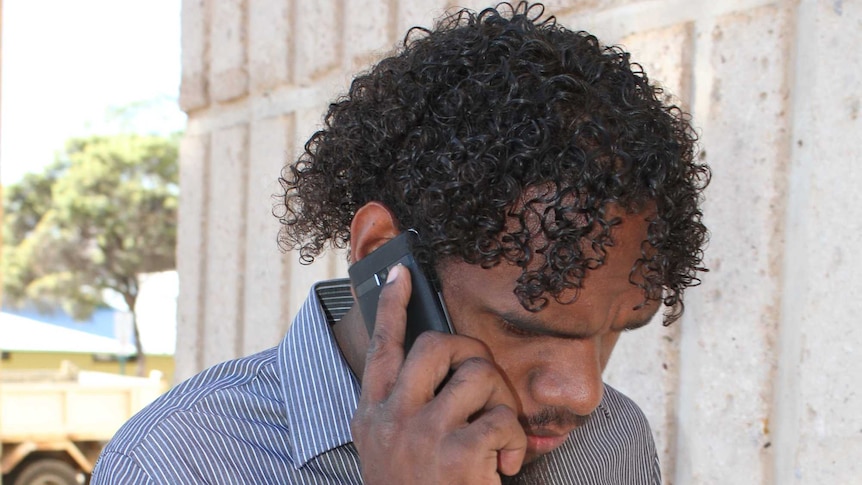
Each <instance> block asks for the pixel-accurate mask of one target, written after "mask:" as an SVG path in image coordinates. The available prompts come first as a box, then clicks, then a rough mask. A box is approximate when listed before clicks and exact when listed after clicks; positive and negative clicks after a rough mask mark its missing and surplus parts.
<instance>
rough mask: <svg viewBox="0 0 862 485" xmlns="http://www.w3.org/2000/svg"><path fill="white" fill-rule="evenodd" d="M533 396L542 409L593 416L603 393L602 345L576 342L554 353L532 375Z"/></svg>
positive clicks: (562, 345) (566, 344) (585, 341)
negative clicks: (565, 410) (568, 411)
mask: <svg viewBox="0 0 862 485" xmlns="http://www.w3.org/2000/svg"><path fill="white" fill-rule="evenodd" d="M549 350H550V349H549ZM530 392H531V394H532V398H533V400H535V401H536V403H537V404H539V405H541V406H547V407H556V408H563V409H568V410H570V411H571V412H573V413H576V414H579V415H581V416H587V415H589V414H590V413H592V412H593V411H594V410H595V409H596V407H598V405H599V403H600V402H601V400H602V395H603V393H604V384H603V383H602V366H601V358H600V350H599V345H598V344H597V343H596V342H595V341H593V340H576V341H569V342H564V343H562V344H561V347H560V348H555V349H553V352H550V353H549V354H548V359H547V360H546V361H545V363H544V365H542V366H541V367H537V368H535V369H533V371H532V372H531V376H530Z"/></svg>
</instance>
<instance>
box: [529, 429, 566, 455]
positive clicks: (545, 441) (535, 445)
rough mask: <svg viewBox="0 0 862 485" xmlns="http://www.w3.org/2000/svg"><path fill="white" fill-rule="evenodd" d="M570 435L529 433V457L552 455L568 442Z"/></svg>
mask: <svg viewBox="0 0 862 485" xmlns="http://www.w3.org/2000/svg"><path fill="white" fill-rule="evenodd" d="M568 438H569V433H565V434H553V433H545V432H541V431H530V432H528V433H527V455H532V456H539V455H544V454H546V453H550V452H552V451H554V450H556V449H557V448H559V447H560V446H562V445H563V443H565V442H566V440H567V439H568Z"/></svg>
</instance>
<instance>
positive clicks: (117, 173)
mask: <svg viewBox="0 0 862 485" xmlns="http://www.w3.org/2000/svg"><path fill="white" fill-rule="evenodd" d="M178 139H179V136H178V135H174V136H170V137H161V136H141V135H112V136H93V137H89V138H81V139H73V140H70V141H69V142H68V143H67V145H66V150H65V153H64V155H63V156H62V157H61V159H60V160H59V161H57V162H56V163H55V164H54V165H52V166H50V167H49V168H47V169H46V170H45V171H44V172H43V173H41V174H29V175H27V176H25V177H24V178H23V179H22V180H21V181H20V182H19V183H18V184H15V185H12V186H10V187H7V188H6V189H5V191H4V198H5V200H4V204H5V206H4V207H5V214H6V217H5V218H4V224H3V226H4V227H3V230H4V241H5V244H4V248H3V275H4V278H3V279H4V281H3V284H4V300H5V301H6V302H8V303H11V304H13V305H21V304H24V303H32V304H35V305H37V306H38V307H40V308H42V309H45V310H48V309H51V308H57V307H62V308H63V309H64V310H65V311H67V312H69V313H71V314H72V315H74V316H76V317H77V318H81V319H83V318H87V317H89V315H90V314H91V313H92V311H93V310H94V309H95V308H96V307H97V306H99V305H103V304H104V302H103V301H102V290H105V289H110V290H114V291H116V292H117V293H119V294H120V295H122V296H123V298H124V300H125V302H126V304H127V305H128V306H129V310H131V311H134V308H135V302H136V300H137V294H138V280H137V275H138V274H140V273H148V272H154V271H164V270H168V269H172V268H174V267H175V256H174V249H175V246H176V235H177V233H176V225H177V196H178V192H179V185H178V165H177V158H178Z"/></svg>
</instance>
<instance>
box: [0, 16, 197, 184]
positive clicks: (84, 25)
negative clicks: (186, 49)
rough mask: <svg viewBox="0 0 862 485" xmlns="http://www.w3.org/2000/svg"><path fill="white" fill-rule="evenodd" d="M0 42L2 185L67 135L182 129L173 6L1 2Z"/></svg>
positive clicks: (41, 160) (35, 168) (38, 163)
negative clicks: (178, 96)
mask: <svg viewBox="0 0 862 485" xmlns="http://www.w3.org/2000/svg"><path fill="white" fill-rule="evenodd" d="M2 36H3V39H2V42H3V44H2V49H3V51H2V63H3V66H2V74H0V75H2V80H0V87H2V93H0V96H2V97H0V111H2V113H0V183H2V184H3V185H9V184H12V183H15V182H16V181H18V180H20V178H21V177H22V175H23V174H24V173H26V172H39V171H41V170H42V169H43V168H44V167H45V166H46V165H48V164H50V163H51V162H52V161H53V160H54V158H55V155H56V153H57V152H58V151H59V150H61V149H62V148H63V145H64V143H65V140H67V139H68V138H70V137H75V136H86V135H91V134H107V133H111V132H116V131H121V130H126V131H128V130H134V131H138V132H143V133H170V132H172V131H178V130H182V129H184V128H185V114H183V113H182V112H181V111H180V110H179V108H178V107H177V95H178V92H179V84H180V0H74V1H71V0H3V26H2ZM130 107H131V108H133V109H131V110H130V109H128V108H130ZM129 113H133V114H135V116H134V117H130V116H129Z"/></svg>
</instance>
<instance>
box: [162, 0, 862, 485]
mask: <svg viewBox="0 0 862 485" xmlns="http://www.w3.org/2000/svg"><path fill="white" fill-rule="evenodd" d="M455 3H456V2H452V1H444V0H434V1H433V2H428V1H418V0H385V1H377V2H372V1H368V0H361V1H356V2H354V1H352V0H351V1H347V0H322V1H319V2H299V1H297V0H227V1H224V2H222V1H218V2H216V1H214V0H184V1H183V8H182V13H183V22H182V25H183V40H182V42H183V56H182V59H183V81H182V86H181V90H180V103H181V106H182V107H183V109H184V110H185V111H186V112H187V113H188V114H189V125H188V130H187V132H186V138H185V140H184V142H183V146H182V154H181V183H182V199H181V203H180V240H179V244H178V256H179V258H178V264H179V272H180V282H181V289H180V303H179V309H178V313H179V329H178V341H177V375H178V376H180V377H188V376H190V375H191V374H193V373H195V372H197V371H199V370H201V369H202V368H203V367H205V366H208V365H211V364H213V363H215V362H217V361H219V360H224V359H228V358H232V357H235V356H239V355H244V354H248V353H251V352H254V351H257V350H262V349H264V348H266V347H269V346H272V345H275V344H277V342H278V341H279V339H280V338H281V336H282V335H283V333H284V331H285V329H286V328H287V325H288V324H289V321H290V319H291V317H292V315H293V313H295V311H296V310H297V308H298V307H299V305H300V304H301V302H302V300H303V299H304V297H305V295H306V293H307V291H308V288H309V285H310V284H311V283H312V282H314V281H317V280H319V279H322V278H328V277H335V276H344V275H345V274H346V262H345V258H344V254H343V253H337V254H327V255H326V256H324V257H321V258H320V259H319V261H317V262H315V263H314V264H313V265H312V266H302V265H300V264H299V263H298V262H297V256H296V254H291V253H288V254H284V255H282V254H281V253H280V252H279V251H278V249H277V246H276V243H275V238H276V234H277V231H278V227H279V226H278V223H277V221H276V219H275V218H274V217H272V216H271V215H270V214H269V210H270V209H271V207H272V203H273V202H274V201H273V200H272V199H270V196H271V195H272V194H277V193H278V191H279V189H280V186H279V185H278V183H277V178H278V176H279V174H280V169H281V167H282V165H284V164H285V163H287V162H288V161H290V160H292V159H294V158H295V156H296V154H297V152H298V150H300V149H301V147H302V145H303V144H304V142H305V140H306V139H307V138H308V136H309V135H310V134H311V133H312V132H313V131H314V130H315V129H316V127H317V126H319V123H320V122H321V116H322V115H323V113H324V111H325V109H326V106H327V105H328V103H329V102H330V101H331V100H332V99H334V98H335V97H336V96H337V95H338V94H340V93H342V92H344V91H345V90H346V88H347V86H348V85H349V82H350V79H351V77H352V75H353V74H354V73H356V72H358V71H360V70H362V69H365V68H367V67H368V66H369V65H370V64H371V63H373V62H374V61H375V60H376V59H377V58H379V57H380V56H381V55H383V54H384V53H385V52H387V51H389V50H391V49H392V48H394V47H396V46H397V45H399V44H400V42H401V40H402V39H403V37H404V34H405V33H406V29H407V28H408V27H410V26H413V25H425V26H430V25H432V23H433V20H434V19H435V18H437V17H439V15H440V14H441V12H442V11H443V9H445V8H447V7H452V6H454V4H455ZM457 3H458V4H464V3H465V4H466V5H467V6H469V7H473V8H477V9H481V8H483V7H485V6H488V4H490V3H496V2H480V1H477V0H469V1H467V2H457ZM547 9H548V10H549V11H550V12H552V13H554V14H555V15H556V16H557V18H558V21H559V22H560V23H561V24H563V25H565V26H567V27H570V28H572V29H576V30H577V29H585V30H588V31H590V32H592V33H594V34H596V35H597V36H598V37H599V39H601V40H602V41H603V42H605V43H619V44H622V45H623V46H624V47H625V48H626V50H628V51H630V52H631V53H632V56H633V60H634V61H636V62H639V63H641V64H642V65H643V66H644V68H645V70H646V71H647V73H648V74H649V76H650V78H651V79H653V80H654V81H656V82H658V83H660V84H661V85H662V86H663V87H664V88H666V90H667V92H669V93H671V94H673V96H674V97H673V100H674V102H675V103H677V104H679V105H681V106H682V107H684V108H685V109H687V110H690V111H691V112H692V113H693V115H694V122H695V125H696V126H698V127H699V131H700V133H701V148H702V154H701V155H702V156H703V157H704V159H705V160H706V161H707V162H708V163H709V164H710V165H711V166H712V169H713V172H714V179H713V183H712V185H711V187H710V188H709V190H708V191H707V199H706V202H705V220H706V223H707V225H708V226H709V227H710V229H711V231H712V240H711V243H710V246H709V248H708V250H707V253H706V261H705V262H706V264H707V266H709V267H710V270H711V272H710V273H708V274H706V275H705V276H704V279H703V285H702V286H701V287H699V288H694V289H692V290H690V291H689V292H688V294H687V295H686V302H687V311H686V314H685V316H684V317H683V319H682V320H681V321H679V322H677V323H675V324H674V325H673V326H671V327H662V326H661V325H660V323H659V322H658V320H657V321H656V322H654V323H653V324H652V325H651V326H649V327H648V328H646V329H643V330H639V331H637V332H633V333H631V334H626V335H624V336H623V338H622V339H621V341H620V344H619V346H618V348H617V350H616V351H615V355H614V358H613V359H612V360H611V364H610V367H609V369H608V370H607V372H606V375H605V378H606V380H607V381H608V382H609V383H611V385H614V386H616V387H617V388H619V389H620V390H622V391H624V392H626V393H627V394H628V395H630V396H631V397H633V398H634V399H635V401H637V402H638V403H640V404H641V406H642V407H643V409H644V411H645V413H646V414H647V416H648V418H649V419H650V422H651V423H652V425H653V429H654V433H655V436H656V441H657V445H658V449H659V453H660V458H661V460H662V467H663V473H664V477H665V482H666V483H678V484H688V483H764V484H766V483H770V484H771V483H780V484H785V483H811V484H815V483H824V482H829V483H851V482H852V481H853V480H854V479H857V477H858V476H862V470H860V465H859V464H858V459H856V457H858V456H862V421H860V420H862V418H860V415H859V413H858V410H859V409H862V397H860V393H859V392H857V391H856V389H855V388H856V387H857V386H856V385H854V384H856V381H857V380H858V378H855V377H854V376H858V375H859V374H860V373H862V359H860V358H859V352H860V348H862V331H860V330H859V325H857V324H856V320H858V318H857V317H856V315H857V314H859V313H860V311H862V308H857V307H860V305H862V303H860V302H862V298H860V296H862V295H860V292H862V284H860V282H859V278H858V277H857V274H858V273H859V271H860V270H862V260H860V256H859V255H858V254H859V251H856V250H855V248H856V247H857V246H858V245H859V243H862V241H860V239H862V223H860V222H859V221H862V214H857V212H859V211H860V209H859V207H860V204H858V202H859V201H860V198H859V196H858V195H857V193H858V189H857V187H859V186H860V185H862V180H860V178H862V174H860V170H859V169H858V168H857V166H856V165H857V164H856V163H855V161H856V160H858V159H859V158H860V148H859V144H858V142H857V140H858V139H859V138H860V136H862V121H859V112H860V105H862V89H860V86H862V54H860V52H859V50H858V49H857V47H856V46H858V45H859V44H860V42H862V23H860V22H862V21H861V20H860V19H862V4H860V3H859V2H850V1H847V0H844V1H841V0H820V1H818V0H796V1H794V0H725V1H720V2H716V1H708V0H659V1H655V0H588V1H582V0H549V1H548V2H547Z"/></svg>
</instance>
